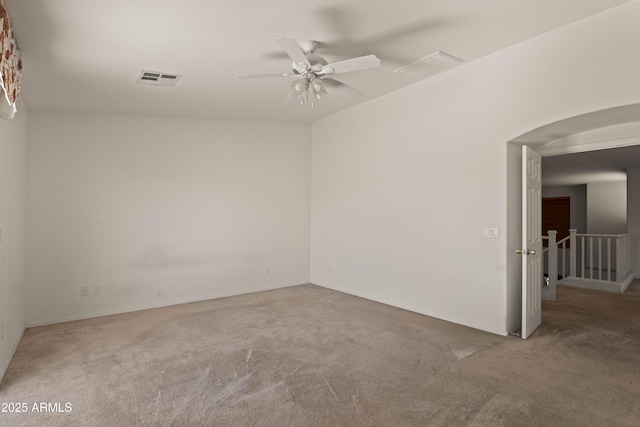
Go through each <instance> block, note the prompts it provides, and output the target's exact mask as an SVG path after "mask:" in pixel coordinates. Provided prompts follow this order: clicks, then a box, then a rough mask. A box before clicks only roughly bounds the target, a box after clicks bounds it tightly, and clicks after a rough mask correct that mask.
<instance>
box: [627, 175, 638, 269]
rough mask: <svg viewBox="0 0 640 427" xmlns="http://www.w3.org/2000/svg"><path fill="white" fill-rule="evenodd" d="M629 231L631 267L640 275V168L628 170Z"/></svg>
mask: <svg viewBox="0 0 640 427" xmlns="http://www.w3.org/2000/svg"><path fill="white" fill-rule="evenodd" d="M627 233H629V234H631V256H632V259H631V268H632V270H633V271H634V273H635V274H636V278H638V277H640V169H629V170H627Z"/></svg>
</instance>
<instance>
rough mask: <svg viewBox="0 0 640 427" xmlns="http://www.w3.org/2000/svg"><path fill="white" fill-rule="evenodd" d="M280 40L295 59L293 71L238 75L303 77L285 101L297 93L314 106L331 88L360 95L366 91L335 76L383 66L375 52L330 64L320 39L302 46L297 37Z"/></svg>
mask: <svg viewBox="0 0 640 427" xmlns="http://www.w3.org/2000/svg"><path fill="white" fill-rule="evenodd" d="M276 42H278V44H279V45H280V47H282V49H284V51H285V52H286V54H287V55H288V56H289V58H291V59H292V60H293V63H292V64H291V70H292V72H291V73H283V74H239V75H237V76H236V78H238V79H253V78H262V77H300V78H299V79H297V80H294V81H293V82H292V83H291V92H290V93H289V96H287V99H286V100H285V103H287V102H289V100H290V99H291V97H292V95H293V94H295V95H296V97H297V99H298V101H300V103H301V104H304V103H305V102H307V100H309V99H310V100H311V106H313V101H314V99H315V100H319V99H320V98H321V97H323V96H324V95H326V94H327V87H330V88H332V89H335V90H337V91H339V92H342V93H345V94H347V95H351V96H360V95H362V94H363V93H362V92H361V91H359V90H358V89H356V88H354V87H352V86H349V85H348V84H346V83H343V82H341V81H339V80H336V79H334V78H333V77H332V76H334V75H336V74H341V73H348V72H351V71H359V70H366V69H368V68H375V67H379V66H380V59H378V57H376V56H375V55H366V56H360V57H358V58H351V59H345V60H344V61H338V62H333V63H331V64H329V63H328V62H327V61H326V60H325V59H324V58H322V57H320V56H318V55H315V54H314V52H315V51H316V49H317V47H318V43H317V42H314V41H306V42H304V43H302V45H300V46H299V45H298V43H297V42H296V41H295V40H293V39H290V38H286V37H280V38H277V39H276Z"/></svg>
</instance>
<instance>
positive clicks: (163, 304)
mask: <svg viewBox="0 0 640 427" xmlns="http://www.w3.org/2000/svg"><path fill="white" fill-rule="evenodd" d="M306 284H308V282H307V283H297V284H291V285H281V286H270V287H257V288H247V289H243V290H239V291H238V292H214V293H212V294H209V295H205V296H202V297H197V298H185V299H173V300H165V301H161V302H156V303H151V304H137V305H132V306H128V307H124V308H118V309H113V310H104V311H99V312H96V313H91V314H81V315H77V316H68V317H60V318H54V319H47V320H42V321H38V322H29V323H27V328H33V327H36V326H46V325H54V324H56V323H64V322H73V321H75V320H85V319H93V318H96V317H103V316H112V315H114V314H123V313H131V312H134V311H142V310H150V309H152V308H161V307H169V306H172V305H180V304H189V303H191V302H199V301H207V300H210V299H216V298H226V297H232V296H236V295H245V294H252V293H256V292H263V291H272V290H275V289H282V288H290V287H293V286H300V285H306Z"/></svg>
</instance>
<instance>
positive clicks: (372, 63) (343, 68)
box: [322, 55, 380, 74]
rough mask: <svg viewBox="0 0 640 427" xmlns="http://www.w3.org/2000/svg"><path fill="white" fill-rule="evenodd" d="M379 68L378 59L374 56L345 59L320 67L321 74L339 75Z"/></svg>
mask: <svg viewBox="0 0 640 427" xmlns="http://www.w3.org/2000/svg"><path fill="white" fill-rule="evenodd" d="M379 66H380V59H378V57H377V56H375V55H367V56H360V57H358V58H351V59H345V60H344V61H338V62H334V63H333V64H328V65H325V66H324V67H322V74H339V73H348V72H350V71H358V70H366V69H368V68H375V67H379Z"/></svg>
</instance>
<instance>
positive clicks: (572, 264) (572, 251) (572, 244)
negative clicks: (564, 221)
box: [569, 228, 578, 277]
mask: <svg viewBox="0 0 640 427" xmlns="http://www.w3.org/2000/svg"><path fill="white" fill-rule="evenodd" d="M577 232H578V230H576V229H573V228H572V229H570V230H569V276H571V277H576V252H577V249H578V247H577V245H576V243H577V242H576V233H577Z"/></svg>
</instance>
